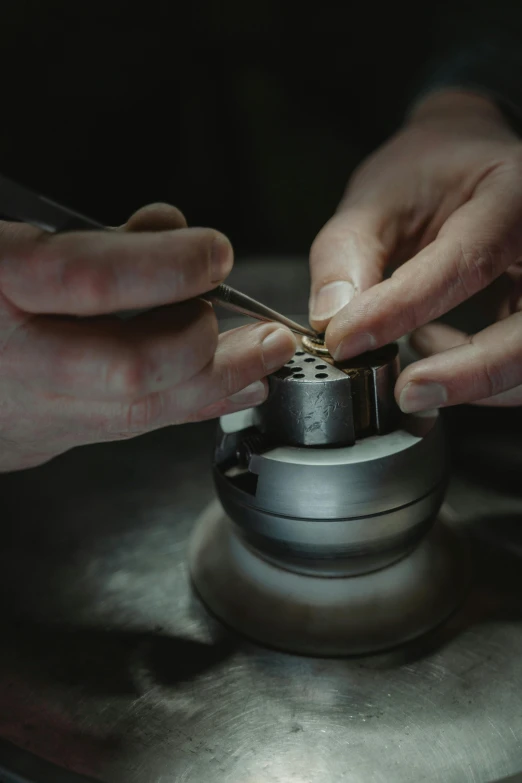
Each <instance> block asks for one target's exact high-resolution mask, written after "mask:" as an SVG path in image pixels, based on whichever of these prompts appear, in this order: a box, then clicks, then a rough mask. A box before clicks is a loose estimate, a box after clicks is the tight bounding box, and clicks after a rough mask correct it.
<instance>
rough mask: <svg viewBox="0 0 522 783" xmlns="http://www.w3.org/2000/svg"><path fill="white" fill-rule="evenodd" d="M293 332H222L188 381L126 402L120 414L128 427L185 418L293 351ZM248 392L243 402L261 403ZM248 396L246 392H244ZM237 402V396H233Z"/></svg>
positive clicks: (263, 328) (265, 327)
mask: <svg viewBox="0 0 522 783" xmlns="http://www.w3.org/2000/svg"><path fill="white" fill-rule="evenodd" d="M295 350H296V340H295V337H294V335H293V334H292V333H291V332H290V331H288V330H287V329H284V328H282V327H280V326H276V325H275V324H261V325H255V326H244V327H241V328H239V329H234V330H232V331H230V332H226V333H225V334H222V335H221V336H220V338H219V343H218V347H217V349H216V352H215V354H214V358H213V360H212V362H211V363H210V364H208V365H207V366H206V367H205V368H204V369H203V370H202V371H201V372H200V373H199V374H198V375H197V376H195V377H194V378H193V379H192V380H191V381H189V382H188V383H185V384H183V385H181V386H178V387H177V388H175V389H171V390H169V391H167V392H163V393H160V394H155V395H149V396H148V397H147V398H144V399H142V400H139V401H138V402H136V403H135V404H134V405H131V406H130V407H129V409H128V411H127V413H126V414H125V418H126V422H127V423H126V426H127V429H128V430H129V431H130V432H133V431H139V432H144V431H148V430H150V429H156V428H158V427H164V426H166V425H169V424H179V423H181V422H185V421H190V420H192V419H193V417H194V415H195V414H198V413H199V411H201V410H203V409H206V408H208V406H211V405H214V404H216V403H219V402H220V401H221V400H226V399H228V398H230V397H231V396H232V395H234V394H237V392H240V391H242V390H243V389H247V388H248V387H250V386H251V384H254V383H255V382H256V381H259V380H261V379H262V378H264V377H265V376H266V375H268V374H269V373H271V372H274V371H275V370H276V369H278V368H279V367H282V366H283V365H284V364H285V363H286V362H287V361H288V360H289V359H290V358H291V357H292V356H293V355H294V353H295ZM256 388H257V389H258V391H259V397H257V398H255V399H254V397H253V396H252V395H251V396H250V399H249V403H248V406H249V407H250V406H252V405H255V404H257V403H259V402H262V401H263V399H264V396H265V387H263V392H262V394H261V391H260V387H256ZM249 395H250V392H249ZM236 402H237V400H236Z"/></svg>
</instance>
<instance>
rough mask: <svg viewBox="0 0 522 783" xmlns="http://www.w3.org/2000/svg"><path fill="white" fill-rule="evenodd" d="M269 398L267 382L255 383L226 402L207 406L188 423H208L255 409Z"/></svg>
mask: <svg viewBox="0 0 522 783" xmlns="http://www.w3.org/2000/svg"><path fill="white" fill-rule="evenodd" d="M267 396H268V384H267V382H266V380H261V381H254V383H251V384H250V386H247V388H246V389H241V391H239V392H236V394H232V395H231V396H230V397H227V398H226V399H224V400H219V402H214V403H212V404H211V405H207V406H206V407H205V408H203V409H202V410H200V411H198V412H197V413H195V414H193V415H191V416H190V417H189V419H188V421H191V422H196V421H208V420H209V419H218V418H219V417H220V416H226V415H227V414H229V413H237V411H244V410H246V409H247V408H253V407H254V406H256V405H260V404H261V403H262V402H264V401H265V400H266V398H267Z"/></svg>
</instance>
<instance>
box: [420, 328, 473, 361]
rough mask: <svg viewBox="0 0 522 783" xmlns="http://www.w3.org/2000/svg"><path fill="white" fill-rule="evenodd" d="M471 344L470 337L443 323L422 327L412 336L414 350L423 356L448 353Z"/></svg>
mask: <svg viewBox="0 0 522 783" xmlns="http://www.w3.org/2000/svg"><path fill="white" fill-rule="evenodd" d="M467 342H469V335H467V334H465V333H464V332H461V331H460V329H454V328H453V327H452V326H448V325H447V324H441V323H432V324H428V325H427V326H421V327H420V329H416V330H415V331H414V332H413V334H412V335H411V336H410V344H411V346H412V348H413V349H414V350H415V351H417V353H418V354H420V355H421V356H432V355H433V354H434V353H441V352H442V351H448V350H449V349H450V348H456V347H457V345H463V344H464V343H467Z"/></svg>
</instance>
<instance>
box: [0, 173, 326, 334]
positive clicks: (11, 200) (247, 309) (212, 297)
mask: <svg viewBox="0 0 522 783" xmlns="http://www.w3.org/2000/svg"><path fill="white" fill-rule="evenodd" d="M0 213H1V214H3V215H5V216H6V217H7V216H9V217H12V218H14V219H16V220H22V221H23V222H24V223H30V224H31V225H33V226H36V227H37V228H41V229H42V230H43V231H49V232H50V233H61V232H62V231H93V230H94V231H105V230H107V227H106V226H103V225H102V224H101V223H97V222H96V221H94V220H91V219H90V218H87V217H85V216H84V215H81V214H80V213H78V212H75V211H74V210H72V209H69V208H68V207H64V206H62V205H61V204H57V203H56V202H55V201H52V200H51V199H49V198H46V197H45V196H40V195H39V194H38V193H34V192H33V191H31V190H28V189H27V188H25V187H23V186H22V185H19V184H18V183H17V182H13V181H12V180H10V179H7V178H6V177H3V176H2V175H0ZM200 298H201V299H206V300H207V301H209V302H212V304H217V305H221V307H225V308H226V309H227V310H232V311H233V312H235V313H241V314H242V315H248V316H250V317H251V318H256V319H257V320H258V321H269V322H270V321H275V322H277V323H280V324H283V325H284V326H286V327H288V329H291V331H292V332H296V333H297V334H301V335H307V336H308V337H316V336H317V335H316V333H315V332H314V331H312V330H311V329H309V328H307V327H306V326H301V324H298V323H297V322H296V321H292V320H291V319H290V318H287V317H286V316H285V315H282V314H281V313H278V312H276V310H272V308H271V307H267V306H266V305H264V304H262V303H261V302H258V301H257V300H256V299H252V297H250V296H247V295H246V294H242V293H241V292H240V291H236V290H235V289H234V288H231V287H230V286H228V285H224V284H222V285H219V286H217V288H214V289H212V290H211V291H209V292H208V293H206V294H203V295H202V296H201V297H200Z"/></svg>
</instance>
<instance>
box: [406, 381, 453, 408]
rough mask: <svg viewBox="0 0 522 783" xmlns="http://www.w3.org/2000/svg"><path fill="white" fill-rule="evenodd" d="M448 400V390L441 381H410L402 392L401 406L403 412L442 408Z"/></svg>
mask: <svg viewBox="0 0 522 783" xmlns="http://www.w3.org/2000/svg"><path fill="white" fill-rule="evenodd" d="M447 401H448V392H447V390H446V389H445V387H444V386H442V385H441V384H440V383H416V382H415V381H410V383H407V384H406V386H405V387H404V389H403V390H402V392H401V396H400V398H399V407H400V409H401V411H402V412H403V413H417V412H418V411H429V410H433V409H434V408H440V407H441V406H442V405H444V404H445V403H446V402H447Z"/></svg>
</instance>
